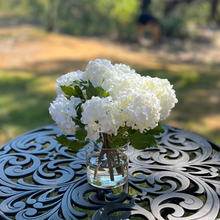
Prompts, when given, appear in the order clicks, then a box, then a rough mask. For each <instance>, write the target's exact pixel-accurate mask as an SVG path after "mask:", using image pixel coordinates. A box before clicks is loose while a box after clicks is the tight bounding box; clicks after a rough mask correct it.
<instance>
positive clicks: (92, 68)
mask: <svg viewBox="0 0 220 220" xmlns="http://www.w3.org/2000/svg"><path fill="white" fill-rule="evenodd" d="M115 75H116V72H115V69H114V66H113V65H112V64H111V62H110V61H108V60H100V59H96V60H95V61H90V62H89V64H88V66H87V68H86V71H85V79H86V80H90V81H91V82H92V84H93V86H95V87H98V86H102V82H103V81H104V80H108V79H111V78H114V76H115Z"/></svg>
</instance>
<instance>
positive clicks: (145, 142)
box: [129, 131, 157, 149]
mask: <svg viewBox="0 0 220 220" xmlns="http://www.w3.org/2000/svg"><path fill="white" fill-rule="evenodd" d="M129 140H130V142H131V145H132V146H133V147H134V148H136V149H145V148H147V147H157V141H156V139H155V137H154V136H153V135H152V134H146V133H140V131H137V132H136V133H134V134H133V135H132V136H131V137H130V138H129Z"/></svg>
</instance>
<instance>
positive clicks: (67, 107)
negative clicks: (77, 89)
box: [49, 94, 81, 134]
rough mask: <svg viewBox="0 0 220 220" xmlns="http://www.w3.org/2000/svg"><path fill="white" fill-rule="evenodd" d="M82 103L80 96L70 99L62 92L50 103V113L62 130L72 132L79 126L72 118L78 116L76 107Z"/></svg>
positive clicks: (67, 132)
mask: <svg viewBox="0 0 220 220" xmlns="http://www.w3.org/2000/svg"><path fill="white" fill-rule="evenodd" d="M80 103H81V99H80V98H76V97H71V99H70V100H68V99H67V98H66V97H65V96H64V95H63V94H60V95H58V96H57V98H56V99H55V101H53V103H51V104H50V108H49V113H50V114H51V117H52V119H53V120H54V121H55V122H56V123H57V125H58V126H59V128H60V130H61V131H62V132H64V133H66V134H72V133H74V132H75V131H76V128H77V127H78V126H77V125H76V124H75V122H74V121H73V120H72V118H75V117H76V109H75V107H76V106H77V105H79V104H80Z"/></svg>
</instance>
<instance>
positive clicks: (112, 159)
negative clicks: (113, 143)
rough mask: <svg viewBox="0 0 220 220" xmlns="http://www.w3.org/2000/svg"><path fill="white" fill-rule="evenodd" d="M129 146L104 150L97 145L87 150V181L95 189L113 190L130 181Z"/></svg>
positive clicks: (90, 146)
mask: <svg viewBox="0 0 220 220" xmlns="http://www.w3.org/2000/svg"><path fill="white" fill-rule="evenodd" d="M128 157H129V144H126V145H124V146H121V147H118V148H102V146H99V145H97V144H96V143H95V144H94V145H93V146H92V145H89V146H88V147H87V148H86V167H87V180H88V182H89V183H90V184H91V185H92V186H95V187H98V188H102V189H111V188H116V187H119V186H122V185H124V184H125V183H126V182H127V181H128V162H129V158H128Z"/></svg>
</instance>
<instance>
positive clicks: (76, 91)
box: [60, 85, 84, 99]
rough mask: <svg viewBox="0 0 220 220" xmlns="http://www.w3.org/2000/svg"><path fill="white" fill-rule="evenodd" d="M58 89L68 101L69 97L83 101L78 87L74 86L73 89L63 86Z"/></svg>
mask: <svg viewBox="0 0 220 220" xmlns="http://www.w3.org/2000/svg"><path fill="white" fill-rule="evenodd" d="M60 87H61V89H62V91H63V92H64V93H65V95H66V96H67V98H68V99H70V98H71V96H75V97H78V98H81V99H84V96H83V92H82V90H81V89H80V87H79V86H77V85H76V86H74V88H72V87H71V86H65V85H64V86H60Z"/></svg>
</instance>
